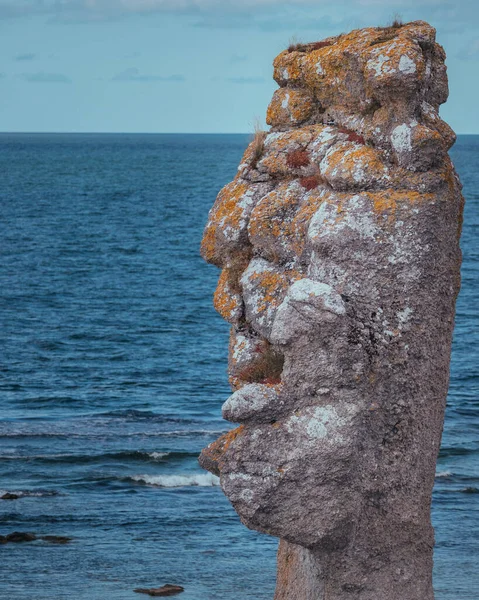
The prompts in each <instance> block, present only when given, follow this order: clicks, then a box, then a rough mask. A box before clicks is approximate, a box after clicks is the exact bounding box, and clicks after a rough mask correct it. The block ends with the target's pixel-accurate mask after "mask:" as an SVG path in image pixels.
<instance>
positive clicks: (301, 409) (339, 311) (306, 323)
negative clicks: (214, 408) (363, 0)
mask: <svg viewBox="0 0 479 600" xmlns="http://www.w3.org/2000/svg"><path fill="white" fill-rule="evenodd" d="M444 60H445V53H444V50H443V49H442V48H441V46H439V44H437V43H436V41H435V30H434V28H433V27H431V26H430V25H428V24H427V23H425V22H423V21H416V22H413V23H407V24H405V25H400V24H398V23H396V24H394V25H393V26H391V27H387V28H380V27H370V28H366V29H362V30H355V31H352V32H351V33H348V34H342V35H339V36H335V37H330V38H327V39H326V40H323V41H321V42H316V43H313V44H298V45H296V46H292V47H290V48H289V49H288V50H285V51H284V52H282V53H281V54H280V55H279V56H278V57H277V58H276V59H275V61H274V78H275V80H276V81H277V83H278V84H279V86H280V89H279V90H277V91H276V92H275V94H274V96H273V100H272V102H271V104H270V106H269V109H268V114H267V121H268V124H270V125H271V126H272V127H271V130H270V131H269V132H268V133H267V134H262V135H261V136H257V138H256V139H255V140H254V141H253V142H252V143H251V145H250V146H249V147H248V149H247V150H246V152H245V155H244V157H243V159H242V161H241V164H240V166H239V169H238V173H237V175H236V177H235V179H234V181H233V182H232V183H230V184H228V185H227V186H226V187H225V188H223V190H222V191H221V192H220V194H219V195H218V198H217V200H216V202H215V204H214V206H213V208H212V210H211V212H210V215H209V220H208V224H207V226H206V229H205V235H204V239H203V243H202V250H201V251H202V255H203V257H204V258H205V260H207V261H209V262H211V263H213V264H215V265H217V266H220V267H221V268H222V269H223V271H222V275H221V277H220V281H219V284H218V290H217V293H216V296H215V307H216V309H217V310H218V312H219V313H220V314H221V315H222V316H223V317H224V318H225V319H226V320H227V321H229V322H230V323H231V325H232V333H231V341H230V350H229V374H230V381H231V384H232V388H233V395H232V396H231V397H230V398H229V399H227V400H226V402H225V404H224V406H223V415H224V417H225V418H226V419H228V420H230V421H233V422H237V423H240V426H239V427H238V428H237V429H235V430H233V431H230V432H228V433H227V434H225V435H223V436H222V437H221V438H219V440H217V441H216V442H213V443H212V444H210V446H208V448H205V450H203V452H202V454H201V457H200V464H201V465H202V466H203V467H204V468H206V469H208V470H209V471H211V472H212V473H215V474H218V475H220V478H221V485H222V488H223V490H224V492H225V493H226V495H227V496H228V498H229V499H230V501H231V502H232V504H233V506H234V508H235V509H236V511H237V512H238V513H239V515H240V517H241V520H242V521H243V523H244V524H245V525H247V526H248V527H250V528H251V529H256V530H258V531H261V532H264V533H268V534H270V535H274V536H276V537H278V538H280V539H281V544H280V551H279V553H278V584H277V590H276V596H275V598H276V600H316V599H317V598H323V597H326V596H327V597H328V600H353V599H354V600H386V599H387V600H419V599H421V600H432V599H433V589H432V548H433V543H434V537H433V530H432V526H431V522H430V502H431V492H432V486H433V483H434V473H435V463H436V458H437V453H438V450H439V446H440V441H441V432H442V426H443V419H444V409H445V399H446V393H447V388H448V377H449V360H450V350H451V338H452V330H453V323H454V310H455V300H456V296H457V293H458V291H459V285H460V263H461V252H460V249H459V236H460V233H461V223H462V211H463V204H464V201H463V198H462V195H461V191H460V190H461V184H460V182H459V179H458V177H457V174H456V172H455V169H454V166H453V165H452V162H451V160H450V158H449V156H448V154H447V151H448V149H449V148H450V147H451V146H452V144H453V143H454V140H455V135H454V132H452V130H451V129H450V127H449V126H448V125H447V124H446V123H444V121H442V120H441V118H440V117H439V112H438V111H439V105H440V104H442V103H443V102H445V101H446V99H447V95H448V84H447V77H446V67H445V64H444Z"/></svg>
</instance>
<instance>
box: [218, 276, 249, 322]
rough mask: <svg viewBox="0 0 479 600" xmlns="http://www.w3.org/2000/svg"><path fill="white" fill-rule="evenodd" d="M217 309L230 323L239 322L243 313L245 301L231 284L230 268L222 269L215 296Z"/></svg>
mask: <svg viewBox="0 0 479 600" xmlns="http://www.w3.org/2000/svg"><path fill="white" fill-rule="evenodd" d="M213 305H214V307H215V309H216V311H217V312H218V313H219V314H220V315H221V316H222V317H223V319H225V321H228V322H229V323H237V322H238V320H239V319H240V318H241V316H242V314H243V302H242V299H241V296H240V295H239V294H238V293H235V292H233V290H232V289H231V285H230V269H228V268H226V269H223V270H222V271H221V275H220V278H219V280H218V285H217V287H216V291H215V294H214V297H213Z"/></svg>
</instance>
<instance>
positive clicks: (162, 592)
mask: <svg viewBox="0 0 479 600" xmlns="http://www.w3.org/2000/svg"><path fill="white" fill-rule="evenodd" d="M133 591H134V592H136V593H137V594H147V595H148V596H176V594H180V593H181V592H184V591H185V588H183V587H181V585H170V584H169V583H167V584H166V585H164V586H162V587H160V588H136V589H135V590H133Z"/></svg>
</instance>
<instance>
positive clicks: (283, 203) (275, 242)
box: [248, 182, 300, 255]
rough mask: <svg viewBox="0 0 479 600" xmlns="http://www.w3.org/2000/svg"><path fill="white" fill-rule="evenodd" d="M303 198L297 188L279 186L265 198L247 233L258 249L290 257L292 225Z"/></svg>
mask: <svg viewBox="0 0 479 600" xmlns="http://www.w3.org/2000/svg"><path fill="white" fill-rule="evenodd" d="M299 199H300V193H299V190H298V188H297V187H296V188H294V187H291V185H290V183H289V182H285V183H283V184H280V185H279V186H278V187H277V188H276V189H274V190H273V191H272V192H270V193H269V194H267V195H266V196H264V197H263V198H262V199H261V200H260V202H259V203H258V204H257V205H256V207H255V208H254V210H253V212H252V213H251V219H250V222H249V228H248V233H249V236H250V240H251V241H252V242H253V244H255V246H256V247H259V248H262V249H263V250H265V251H266V252H267V253H268V254H269V255H272V254H278V253H279V254H281V255H283V254H285V253H286V254H287V252H288V245H289V238H290V236H291V235H292V233H293V232H292V229H291V222H292V220H293V219H294V215H295V211H296V208H297V206H298V201H299Z"/></svg>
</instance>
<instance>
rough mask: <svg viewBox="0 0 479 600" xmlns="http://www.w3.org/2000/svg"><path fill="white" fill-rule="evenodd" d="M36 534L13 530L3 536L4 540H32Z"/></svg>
mask: <svg viewBox="0 0 479 600" xmlns="http://www.w3.org/2000/svg"><path fill="white" fill-rule="evenodd" d="M36 539H37V536H36V535H35V534H34V533H25V532H21V531H14V532H13V533H9V534H8V535H6V536H5V540H6V542H15V543H19V542H34V541H35V540H36Z"/></svg>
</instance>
